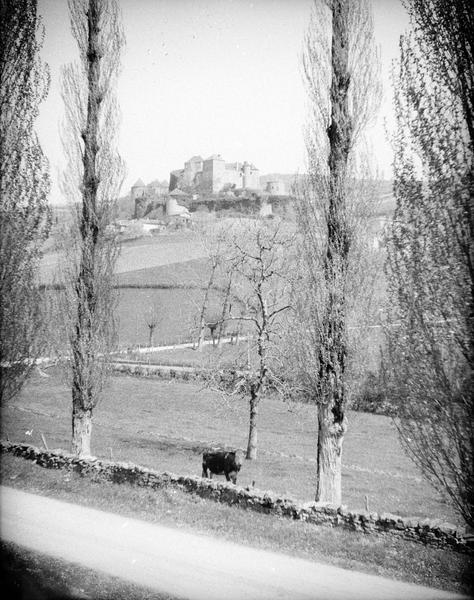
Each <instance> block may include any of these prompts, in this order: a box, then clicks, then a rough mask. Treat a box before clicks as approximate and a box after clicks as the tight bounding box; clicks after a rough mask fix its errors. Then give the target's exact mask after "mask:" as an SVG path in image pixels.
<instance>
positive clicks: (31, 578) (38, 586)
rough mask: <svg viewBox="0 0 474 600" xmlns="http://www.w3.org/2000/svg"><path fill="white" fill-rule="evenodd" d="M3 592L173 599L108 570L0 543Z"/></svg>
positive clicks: (14, 598) (22, 598)
mask: <svg viewBox="0 0 474 600" xmlns="http://www.w3.org/2000/svg"><path fill="white" fill-rule="evenodd" d="M0 558H1V577H2V596H3V598H6V599H8V600H30V599H35V600H40V599H44V600H51V599H54V600H59V599H64V600H66V599H67V600H79V599H80V600H87V599H88V598H90V599H92V598H94V599H98V598H100V600H171V597H170V596H168V595H163V594H159V595H158V594H157V593H156V591H154V590H149V589H147V588H144V587H141V586H136V585H133V584H131V583H128V582H126V581H122V580H121V579H118V578H117V577H112V576H110V575H107V574H105V573H99V572H96V571H91V569H89V568H86V567H81V566H80V565H77V564H72V563H68V562H66V561H63V560H58V559H56V558H53V557H51V556H47V555H45V554H40V553H37V552H33V551H31V550H28V549H26V548H22V547H20V546H18V545H16V544H12V543H10V542H8V543H7V542H1V543H0Z"/></svg>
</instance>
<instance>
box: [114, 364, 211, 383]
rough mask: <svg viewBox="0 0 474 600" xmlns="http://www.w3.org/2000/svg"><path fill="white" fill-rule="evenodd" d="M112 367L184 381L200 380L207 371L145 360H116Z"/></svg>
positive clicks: (137, 375) (132, 373)
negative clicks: (155, 363)
mask: <svg viewBox="0 0 474 600" xmlns="http://www.w3.org/2000/svg"><path fill="white" fill-rule="evenodd" d="M112 368H113V370H114V371H115V372H116V373H122V374H124V375H134V376H135V377H158V378H160V379H181V380H183V381H200V380H203V379H205V378H206V372H205V371H199V370H198V369H195V368H194V367H174V366H166V365H150V364H147V363H145V362H137V363H133V362H131V361H130V362H115V363H113V364H112Z"/></svg>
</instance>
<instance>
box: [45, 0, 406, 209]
mask: <svg viewBox="0 0 474 600" xmlns="http://www.w3.org/2000/svg"><path fill="white" fill-rule="evenodd" d="M119 4H120V6H121V9H122V17H123V25H124V31H125V37H126V46H125V48H124V50H123V54H122V71H121V74H120V78H119V83H118V88H117V98H118V102H119V105H120V110H121V115H122V117H121V125H120V138H119V152H120V154H121V155H122V157H123V159H124V160H125V163H126V177H125V181H124V186H123V188H122V194H125V193H127V192H128V191H129V189H130V187H131V185H133V183H134V182H135V181H136V180H137V179H138V178H141V179H143V181H144V182H145V183H149V182H150V181H152V180H154V179H159V180H163V179H166V180H168V179H169V172H170V171H171V170H174V169H179V168H183V163H184V162H185V161H186V160H188V159H189V158H190V157H191V156H193V155H196V154H200V155H201V156H202V157H203V158H207V157H208V156H210V155H211V154H221V155H222V157H223V158H224V159H225V160H226V161H228V162H235V161H244V160H247V161H249V162H252V163H254V164H255V165H256V166H257V167H258V168H259V169H260V173H261V174H262V175H263V174H266V173H296V172H300V173H301V172H304V171H305V148H304V140H303V127H304V121H305V116H306V109H305V102H306V92H305V89H304V85H303V80H302V75H301V66H300V62H301V60H300V57H301V50H302V41H303V36H304V33H305V30H306V28H307V26H308V23H309V16H310V11H311V4H312V0H252V1H250V0H119ZM372 6H373V14H374V26H375V38H376V43H377V44H378V45H379V46H380V53H381V61H382V84H383V89H384V98H383V101H382V106H381V109H380V112H379V115H378V118H377V121H376V123H375V124H374V126H373V127H372V128H371V129H370V131H369V132H368V136H369V139H370V143H371V146H372V148H373V154H374V167H376V168H377V169H378V170H379V172H380V174H381V176H383V177H385V178H390V177H391V174H392V171H391V161H392V154H391V149H390V145H389V143H388V141H387V135H386V130H387V128H388V130H389V131H390V129H391V128H392V127H393V111H392V91H391V80H390V72H391V64H392V61H393V60H394V59H395V58H397V56H398V41H399V37H400V35H401V34H402V33H403V32H404V31H405V30H406V29H407V27H408V17H407V15H406V12H405V10H404V8H403V7H402V5H401V2H400V0H372ZM39 12H40V14H41V15H42V18H43V23H44V26H45V31H46V35H45V40H44V45H43V49H42V57H43V59H44V60H45V62H47V63H48V65H49V68H50V73H51V87H50V92H49V95H48V98H47V99H46V100H45V101H44V102H43V104H42V106H41V110H40V115H39V118H38V121H37V131H38V134H39V138H40V142H41V144H42V147H43V150H44V152H45V154H46V156H47V157H48V159H49V161H50V165H51V175H52V180H53V187H52V192H51V196H50V201H51V202H52V203H53V204H62V203H64V201H65V200H64V199H63V198H62V197H61V193H60V191H59V188H58V185H57V181H58V177H59V173H60V172H61V171H62V170H63V169H64V164H65V161H64V153H63V149H62V145H61V140H60V123H61V121H62V120H63V106H62V99H61V96H60V68H61V65H63V64H66V63H68V62H71V61H73V60H76V59H77V49H76V45H75V40H74V39H73V37H72V34H71V32H70V25H69V17H68V9H67V2H66V0H39Z"/></svg>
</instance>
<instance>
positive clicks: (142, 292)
mask: <svg viewBox="0 0 474 600" xmlns="http://www.w3.org/2000/svg"><path fill="white" fill-rule="evenodd" d="M203 297H204V292H203V291H202V290H199V289H146V288H142V289H129V288H125V289H120V290H119V303H118V307H117V312H116V316H117V318H118V345H119V347H120V348H127V347H129V346H133V345H142V346H147V345H148V339H149V338H148V336H149V329H148V326H147V320H146V319H147V314H148V313H149V312H150V310H156V311H157V314H158V316H159V318H158V325H157V327H156V329H155V332H154V338H153V343H154V344H156V345H163V344H176V343H181V342H187V341H191V340H193V339H196V337H197V324H198V322H199V314H200V311H201V307H202V302H203ZM218 306H219V302H218V295H217V294H213V295H212V298H211V302H210V305H209V307H210V310H213V309H214V308H216V309H217V307H218Z"/></svg>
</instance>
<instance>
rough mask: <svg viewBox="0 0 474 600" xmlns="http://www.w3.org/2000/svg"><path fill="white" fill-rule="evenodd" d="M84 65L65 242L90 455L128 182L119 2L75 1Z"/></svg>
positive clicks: (76, 390)
mask: <svg viewBox="0 0 474 600" xmlns="http://www.w3.org/2000/svg"><path fill="white" fill-rule="evenodd" d="M69 11H70V18H71V28H72V33H73V35H74V38H75V39H76V42H77V45H78V48H79V62H78V63H73V64H69V65H67V66H66V67H65V68H64V69H63V71H62V94H63V98H64V104H65V110H66V123H65V128H64V132H63V142H64V147H65V151H66V154H67V157H68V169H67V171H66V173H65V176H64V180H63V191H64V193H65V194H66V195H67V197H68V198H69V200H70V201H71V203H72V207H73V209H72V210H73V219H72V225H71V228H70V230H69V231H68V237H67V239H66V240H65V242H64V260H63V263H62V267H61V270H62V273H61V275H62V280H63V283H64V294H63V298H62V307H61V308H62V313H63V315H64V317H65V319H66V327H67V336H68V340H69V346H70V357H69V360H68V361H67V363H66V364H67V365H68V371H69V375H70V383H71V389H72V451H73V452H74V453H75V454H76V455H79V456H87V455H90V451H91V446H90V444H91V432H92V415H93V410H94V408H95V407H96V405H97V403H98V401H99V399H100V394H101V391H102V389H103V387H104V384H105V382H106V379H107V375H108V372H109V368H108V366H109V365H108V355H109V352H110V350H111V347H112V345H113V343H114V320H113V310H114V304H115V296H114V291H113V281H112V278H113V270H114V265H115V261H116V257H117V244H116V238H115V235H114V233H113V229H112V227H111V224H112V222H113V214H114V206H115V203H116V200H117V198H118V196H119V190H120V186H121V183H122V179H123V164H122V161H121V159H120V157H119V156H118V154H117V152H116V150H115V145H116V136H117V118H118V110H117V106H116V101H115V96H114V91H115V85H116V79H117V74H118V69H119V65H120V51H121V48H122V46H123V43H124V37H123V33H122V27H121V22H120V13H119V7H118V4H117V2H116V0H69Z"/></svg>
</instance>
